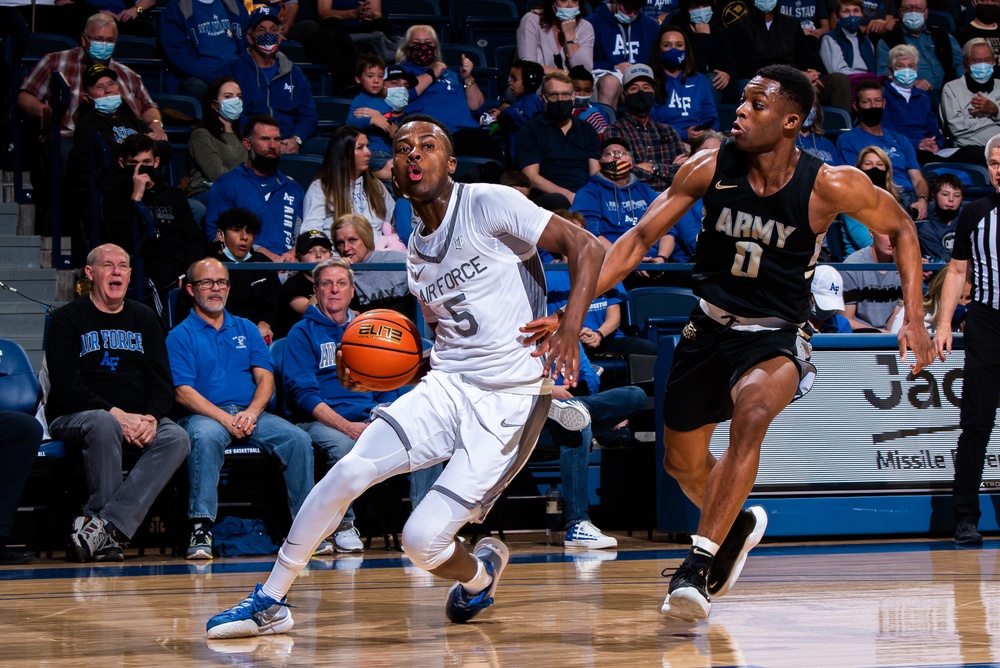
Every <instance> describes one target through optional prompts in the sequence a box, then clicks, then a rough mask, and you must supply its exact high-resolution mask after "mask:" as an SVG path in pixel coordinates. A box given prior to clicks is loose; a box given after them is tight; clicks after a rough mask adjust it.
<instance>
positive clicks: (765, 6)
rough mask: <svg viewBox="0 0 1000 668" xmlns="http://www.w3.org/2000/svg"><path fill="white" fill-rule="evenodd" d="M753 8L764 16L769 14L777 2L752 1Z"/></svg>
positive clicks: (773, 0) (765, 0) (766, 0)
mask: <svg viewBox="0 0 1000 668" xmlns="http://www.w3.org/2000/svg"><path fill="white" fill-rule="evenodd" d="M753 6H754V7H756V8H757V9H759V10H760V11H762V12H764V13H765V14H769V13H771V12H773V11H774V8H775V7H777V6H778V0H754V2H753Z"/></svg>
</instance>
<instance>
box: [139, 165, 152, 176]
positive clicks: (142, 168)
mask: <svg viewBox="0 0 1000 668" xmlns="http://www.w3.org/2000/svg"><path fill="white" fill-rule="evenodd" d="M139 173H140V174H145V175H146V176H148V177H149V178H153V177H154V176H156V167H153V166H152V165H139Z"/></svg>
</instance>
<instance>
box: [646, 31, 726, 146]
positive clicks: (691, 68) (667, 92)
mask: <svg viewBox="0 0 1000 668" xmlns="http://www.w3.org/2000/svg"><path fill="white" fill-rule="evenodd" d="M690 55H691V54H690V52H689V50H688V35H687V34H686V33H685V31H684V30H682V29H681V28H677V27H672V26H666V27H664V28H663V29H661V30H660V32H659V33H657V43H656V49H655V52H654V53H651V54H650V60H651V62H653V63H658V67H654V68H653V69H654V70H655V78H656V82H655V84H654V89H655V93H656V102H655V104H654V105H653V111H652V116H653V119H654V120H656V121H657V122H658V123H663V124H664V125H669V126H670V127H672V128H674V129H675V130H677V134H679V135H680V136H681V138H682V139H683V140H684V141H687V142H696V141H698V140H699V139H700V138H701V136H702V135H703V134H705V133H706V132H708V131H709V130H718V129H719V114H718V112H717V111H716V108H715V102H714V101H713V97H712V90H713V88H712V84H710V83H709V82H708V79H706V78H705V77H704V76H702V75H701V74H699V73H698V72H696V71H695V64H694V60H693V59H692V58H691V57H690ZM653 56H655V59H654V58H653ZM633 81H634V79H633ZM727 129H728V128H727Z"/></svg>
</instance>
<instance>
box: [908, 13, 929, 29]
mask: <svg viewBox="0 0 1000 668" xmlns="http://www.w3.org/2000/svg"><path fill="white" fill-rule="evenodd" d="M903 25H904V26H906V29H907V30H909V31H910V32H917V31H919V30H922V29H923V27H924V14H923V12H906V13H905V14H903Z"/></svg>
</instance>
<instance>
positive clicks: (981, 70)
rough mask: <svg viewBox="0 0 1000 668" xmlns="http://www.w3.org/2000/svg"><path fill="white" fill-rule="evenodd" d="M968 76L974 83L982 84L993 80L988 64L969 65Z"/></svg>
mask: <svg viewBox="0 0 1000 668" xmlns="http://www.w3.org/2000/svg"><path fill="white" fill-rule="evenodd" d="M969 76H971V77H972V80H973V81H975V82H976V83H981V84H984V83H986V82H987V81H989V80H990V79H992V78H993V66H992V65H990V64H989V63H973V64H972V65H969Z"/></svg>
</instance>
